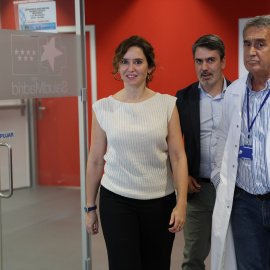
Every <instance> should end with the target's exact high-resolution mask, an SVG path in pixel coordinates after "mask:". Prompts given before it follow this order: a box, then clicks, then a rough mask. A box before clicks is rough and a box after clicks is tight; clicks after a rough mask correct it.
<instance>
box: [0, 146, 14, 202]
mask: <svg viewBox="0 0 270 270" xmlns="http://www.w3.org/2000/svg"><path fill="white" fill-rule="evenodd" d="M0 146H5V147H7V148H8V167H9V193H8V194H3V193H1V192H0V198H10V197H11V196H12V194H13V173H12V148H11V146H10V145H9V144H8V143H0Z"/></svg>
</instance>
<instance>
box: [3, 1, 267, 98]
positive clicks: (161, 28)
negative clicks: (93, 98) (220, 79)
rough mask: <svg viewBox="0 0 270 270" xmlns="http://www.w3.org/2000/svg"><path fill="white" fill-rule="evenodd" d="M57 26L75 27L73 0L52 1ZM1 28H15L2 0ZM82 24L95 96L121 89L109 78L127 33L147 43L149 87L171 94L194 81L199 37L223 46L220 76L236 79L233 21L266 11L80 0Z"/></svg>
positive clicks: (220, 4)
mask: <svg viewBox="0 0 270 270" xmlns="http://www.w3.org/2000/svg"><path fill="white" fill-rule="evenodd" d="M56 7H57V22H58V25H59V26H64V25H74V24H75V14H74V9H75V7H74V0H56ZM1 9H2V14H1V20H2V28H6V29H14V28H15V19H14V11H13V1H11V0H1ZM85 10H86V11H85V13H86V15H85V16H86V24H93V25H95V26H96V45H97V76H98V78H97V82H98V98H102V97H105V96H108V95H110V94H113V93H114V92H116V91H117V90H118V89H121V88H122V84H121V82H117V81H115V80H114V79H113V76H112V74H111V72H112V58H113V55H114V50H115V48H116V47H117V46H118V44H119V43H120V42H121V41H122V40H123V39H125V38H128V37H129V36H131V35H141V36H143V37H145V38H146V39H147V40H148V41H149V42H150V43H152V45H153V47H154V48H155V52H156V59H157V60H158V63H159V64H158V65H159V68H158V69H157V70H156V72H155V74H154V77H155V78H154V80H153V82H152V83H151V84H150V88H151V89H153V90H155V91H158V92H162V93H169V94H172V95H174V94H175V92H176V91H177V90H178V89H181V88H183V87H185V86H187V85H188V84H190V83H192V82H193V81H195V80H197V77H196V74H195V70H194V63H193V59H192V53H191V45H192V44H193V43H194V42H195V40H196V39H197V38H198V37H199V36H201V35H204V34H217V35H219V36H220V37H221V38H222V39H223V41H224V43H225V46H226V57H227V65H226V68H225V71H224V73H225V76H226V77H228V78H229V79H230V80H235V79H237V78H238V19H239V18H247V17H252V16H256V15H262V14H266V13H269V12H270V2H269V0H261V1H260V3H259V4H256V3H255V2H254V1H253V0H219V1H216V0H189V1H184V0H129V1H124V0H114V1H111V0H101V1H99V0H85Z"/></svg>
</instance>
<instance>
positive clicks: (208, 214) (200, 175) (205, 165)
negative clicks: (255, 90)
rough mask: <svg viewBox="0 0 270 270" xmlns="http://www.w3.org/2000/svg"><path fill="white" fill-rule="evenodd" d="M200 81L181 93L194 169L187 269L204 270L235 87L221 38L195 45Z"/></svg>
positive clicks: (203, 39)
mask: <svg viewBox="0 0 270 270" xmlns="http://www.w3.org/2000/svg"><path fill="white" fill-rule="evenodd" d="M192 52H193V57H194V62H195V69H196V73H197V76H198V79H199V81H198V82H195V83H193V84H191V85H189V86H188V87H186V88H184V89H182V90H180V91H178V92H177V93H176V97H177V98H178V100H177V108H178V112H179V116H180V123H181V128H182V133H183V136H184V140H185V150H186V154H187V160H188V170H189V188H188V192H189V196H188V197H189V198H188V206H187V219H186V224H185V226H184V238H185V247H184V260H183V264H182V269H183V270H204V269H205V265H204V260H205V259H206V258H207V256H208V254H209V251H210V246H211V227H212V213H213V208H214V204H215V197H216V192H215V188H214V186H213V185H212V183H211V182H210V175H211V172H212V169H213V168H214V167H215V153H216V151H215V147H216V140H217V138H216V131H217V129H218V125H219V121H220V118H221V113H222V103H223V97H224V94H225V91H226V88H227V86H228V85H229V84H230V83H231V82H230V81H228V80H227V79H225V78H224V76H223V69H224V67H225V62H226V61H225V46H224V43H223V41H222V40H221V39H220V38H219V37H218V36H216V35H205V36H202V37H200V38H199V39H198V40H197V41H196V42H195V43H194V45H193V46H192Z"/></svg>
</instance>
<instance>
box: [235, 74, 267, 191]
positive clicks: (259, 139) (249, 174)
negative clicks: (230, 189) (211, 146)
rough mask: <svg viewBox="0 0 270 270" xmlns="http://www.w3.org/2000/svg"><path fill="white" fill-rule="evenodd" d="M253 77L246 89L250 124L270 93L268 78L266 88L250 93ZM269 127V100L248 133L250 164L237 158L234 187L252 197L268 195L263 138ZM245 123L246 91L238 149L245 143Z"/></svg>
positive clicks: (265, 136)
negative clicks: (250, 151) (250, 147)
mask: <svg viewBox="0 0 270 270" xmlns="http://www.w3.org/2000/svg"><path fill="white" fill-rule="evenodd" d="M251 79H252V74H251V73H250V74H249V75H248V77H247V82H246V85H247V89H248V90H246V91H249V115H250V116H249V117H250V120H249V121H250V123H251V122H252V121H253V119H254V117H255V116H256V114H257V112H258V111H259V108H260V106H261V104H262V102H263V100H264V98H265V96H266V95H267V93H268V91H270V79H269V80H268V81H267V82H266V86H265V88H264V89H263V90H261V91H259V92H255V91H252V85H251ZM269 128H270V97H269V98H268V99H267V101H266V102H265V104H264V106H263V107H262V109H261V111H260V112H259V114H258V115H257V118H256V120H255V122H254V124H253V127H252V129H251V132H250V145H252V149H253V161H251V160H247V159H241V158H239V159H238V171H237V178H236V185H237V186H238V187H241V188H242V189H244V190H246V191H247V192H248V193H251V194H265V193H268V192H270V180H269V175H268V168H267V159H266V151H270V149H266V139H267V132H268V129H269ZM247 136H248V124H247V92H246V94H245V99H244V103H243V108H242V128H241V136H240V146H243V145H246V144H247Z"/></svg>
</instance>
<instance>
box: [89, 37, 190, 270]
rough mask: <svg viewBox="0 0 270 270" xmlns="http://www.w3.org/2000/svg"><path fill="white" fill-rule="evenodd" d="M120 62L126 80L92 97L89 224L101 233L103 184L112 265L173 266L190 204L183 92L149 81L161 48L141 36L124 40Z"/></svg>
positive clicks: (114, 268)
mask: <svg viewBox="0 0 270 270" xmlns="http://www.w3.org/2000/svg"><path fill="white" fill-rule="evenodd" d="M113 67H114V72H113V74H114V76H115V78H116V74H117V73H119V74H120V77H121V80H122V81H123V83H124V88H123V89H122V90H120V91H119V92H117V93H116V94H114V95H113V96H109V97H108V98H104V99H101V100H99V101H97V102H96V103H95V104H94V105H93V118H92V133H91V147H90V154H89V158H88V163H87V182H86V191H87V205H86V208H85V209H86V212H87V213H86V217H85V224H86V227H87V231H88V232H89V233H90V234H92V235H94V234H97V233H98V229H99V223H98V216H97V213H96V196H97V193H98V189H99V187H100V184H101V188H100V205H99V208H100V219H101V224H102V230H103V234H104V238H105V242H106V246H107V251H108V259H109V267H110V270H133V269H134V270H143V269H155V270H169V269H170V257H171V250H172V246H173V241H174V233H175V232H178V231H180V230H182V228H183V226H184V223H185V216H186V204H187V198H186V197H187V176H188V173H187V160H186V155H185V150H184V146H183V140H182V135H181V128H180V124H179V123H180V122H179V116H178V112H177V108H176V106H175V102H176V98H175V97H172V96H169V95H162V94H159V93H156V92H154V91H152V90H150V89H149V88H148V83H149V82H150V81H151V80H152V78H153V72H154V70H155V68H156V64H155V55H154V51H153V48H152V46H151V45H150V44H149V43H148V42H147V41H146V40H145V39H143V38H141V37H139V36H132V37H130V38H128V39H126V40H124V41H123V42H122V43H121V44H120V45H119V46H118V48H117V49H116V51H115V57H114V61H113ZM171 168H172V170H173V176H172V172H171ZM103 171H104V174H103ZM100 179H101V180H100ZM175 190H176V191H177V199H176V195H175Z"/></svg>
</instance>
